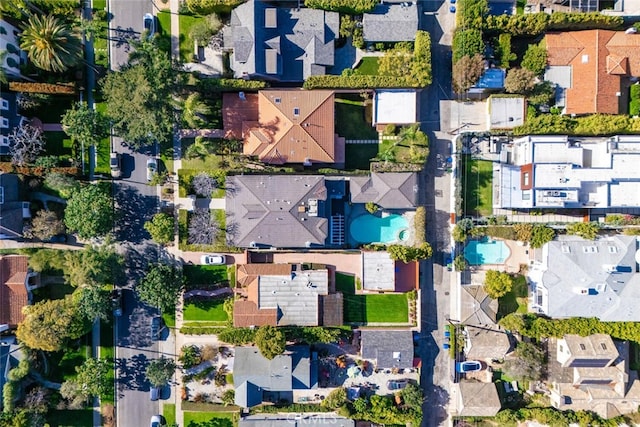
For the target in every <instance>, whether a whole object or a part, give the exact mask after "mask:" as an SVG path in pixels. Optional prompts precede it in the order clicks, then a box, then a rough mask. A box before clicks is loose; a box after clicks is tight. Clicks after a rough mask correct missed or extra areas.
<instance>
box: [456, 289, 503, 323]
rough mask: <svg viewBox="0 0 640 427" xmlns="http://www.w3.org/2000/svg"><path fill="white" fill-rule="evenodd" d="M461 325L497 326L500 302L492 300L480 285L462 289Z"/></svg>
mask: <svg viewBox="0 0 640 427" xmlns="http://www.w3.org/2000/svg"><path fill="white" fill-rule="evenodd" d="M460 301H461V306H462V313H461V316H460V317H461V319H460V321H461V323H463V324H467V325H495V323H496V320H497V312H498V301H497V300H494V299H492V298H490V297H489V296H488V295H487V293H486V292H485V290H484V288H483V287H482V286H480V285H468V286H463V287H462V293H461V295H460Z"/></svg>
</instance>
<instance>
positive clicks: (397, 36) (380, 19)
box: [362, 2, 418, 42]
mask: <svg viewBox="0 0 640 427" xmlns="http://www.w3.org/2000/svg"><path fill="white" fill-rule="evenodd" d="M362 27H363V28H362V32H363V37H364V40H365V41H367V42H402V41H413V40H415V38H416V32H417V31H418V6H417V2H406V3H402V4H388V3H386V4H382V3H380V4H378V5H376V7H375V8H374V9H373V10H372V11H371V12H370V13H365V14H364V15H363V16H362Z"/></svg>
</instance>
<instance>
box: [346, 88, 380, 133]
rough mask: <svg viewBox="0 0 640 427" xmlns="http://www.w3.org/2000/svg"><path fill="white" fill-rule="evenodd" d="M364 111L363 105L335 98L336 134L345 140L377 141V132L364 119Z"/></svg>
mask: <svg viewBox="0 0 640 427" xmlns="http://www.w3.org/2000/svg"><path fill="white" fill-rule="evenodd" d="M348 102H349V101H348ZM364 110H365V107H364V105H356V104H353V103H351V102H349V103H345V102H341V99H340V98H336V133H337V134H338V135H340V136H342V137H344V138H346V139H378V132H376V130H375V128H374V127H373V126H371V122H368V121H367V120H366V119H365V111H364Z"/></svg>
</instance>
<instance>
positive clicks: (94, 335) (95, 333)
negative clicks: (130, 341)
mask: <svg viewBox="0 0 640 427" xmlns="http://www.w3.org/2000/svg"><path fill="white" fill-rule="evenodd" d="M91 356H93V357H94V358H96V359H99V358H100V321H99V320H96V321H95V322H93V328H92V330H91ZM101 426H102V412H101V411H100V397H98V396H96V397H94V398H93V427H101Z"/></svg>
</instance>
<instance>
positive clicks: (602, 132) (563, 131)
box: [513, 114, 640, 136]
mask: <svg viewBox="0 0 640 427" xmlns="http://www.w3.org/2000/svg"><path fill="white" fill-rule="evenodd" d="M638 132H640V119H635V118H629V117H627V116H621V115H608V114H592V115H590V116H584V117H577V118H575V119H573V118H571V117H568V116H560V115H555V114H542V115H540V116H537V117H531V118H528V119H527V122H526V123H525V124H524V125H522V126H518V127H516V128H515V129H514V130H513V134H514V135H554V134H559V135H582V136H610V135H619V134H635V133H638Z"/></svg>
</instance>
